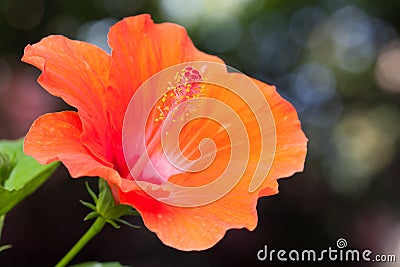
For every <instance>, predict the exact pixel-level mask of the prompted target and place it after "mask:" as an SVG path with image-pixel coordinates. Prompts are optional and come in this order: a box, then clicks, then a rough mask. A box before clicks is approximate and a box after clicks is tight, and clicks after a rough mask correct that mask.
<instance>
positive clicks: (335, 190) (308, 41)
mask: <svg viewBox="0 0 400 267" xmlns="http://www.w3.org/2000/svg"><path fill="white" fill-rule="evenodd" d="M140 13H151V14H152V16H153V18H154V20H155V21H156V22H163V21H173V22H177V23H179V24H181V25H183V26H185V27H186V28H187V30H188V33H189V35H190V36H191V37H192V39H193V41H194V43H195V44H196V46H197V47H198V48H199V49H201V50H203V51H205V52H207V53H210V54H215V55H218V56H220V57H222V58H223V59H224V60H225V62H226V63H227V64H228V65H231V66H233V67H235V68H237V69H239V70H241V71H243V72H244V73H246V74H248V75H250V76H253V77H256V78H258V79H261V80H263V81H265V82H268V83H272V84H276V85H277V87H278V89H279V91H280V93H281V94H282V95H283V96H284V97H285V98H287V99H288V100H290V101H291V102H292V103H293V104H294V105H295V107H296V108H297V110H298V112H299V116H300V119H301V121H302V125H303V129H304V131H305V132H306V134H307V136H308V138H309V139H310V142H309V152H308V156H307V161H306V166H305V171H304V172H303V173H300V174H296V175H294V176H293V177H291V178H289V179H284V180H280V193H279V194H278V195H276V196H273V197H266V198H263V199H260V200H259V203H258V214H259V224H258V227H257V228H256V230H255V231H253V232H249V231H247V230H230V231H228V233H227V234H226V236H225V237H224V239H223V240H222V241H221V242H219V243H218V244H217V245H216V246H215V247H213V248H211V249H209V250H207V251H203V252H190V253H188V252H180V251H177V250H175V249H172V248H169V247H166V246H165V245H163V244H162V243H161V242H160V241H159V240H158V239H157V237H156V236H155V235H154V234H153V233H151V232H150V231H148V230H147V229H146V228H144V227H142V229H139V230H134V229H129V228H127V227H123V229H122V230H114V229H113V228H111V227H109V226H107V227H106V228H105V229H104V230H103V232H102V233H101V234H100V235H99V236H97V237H96V238H95V239H94V240H93V241H92V242H91V243H90V244H89V245H88V246H87V247H86V248H85V249H84V250H83V251H82V252H81V253H80V254H79V256H78V257H77V258H76V259H75V260H74V263H78V262H82V261H87V260H99V261H120V262H122V263H124V264H126V265H130V266H165V267H167V266H192V267H195V266H253V265H254V266H278V265H279V266H292V265H301V266H304V265H305V264H306V263H299V264H294V263H286V264H279V262H278V261H276V260H275V261H274V262H272V263H271V262H259V261H258V260H257V258H256V253H257V251H258V250H259V249H261V248H263V246H264V245H268V247H269V248H270V249H280V248H284V249H287V250H290V249H304V248H314V249H316V250H322V249H326V248H328V247H329V246H331V247H333V248H335V247H336V240H337V239H338V238H345V239H346V240H347V242H348V248H358V249H366V248H368V249H371V250H373V252H374V253H375V254H396V255H397V257H398V261H399V262H400V210H399V207H400V192H399V189H400V179H399V178H400V177H399V174H400V152H399V146H400V105H399V104H400V38H399V36H398V33H399V29H400V17H399V14H400V2H399V1H396V0H393V1H390V0H387V1H372V0H371V1H341V0H322V1H304V0H303V1H284V0H269V1H257V0H219V1H215V0H203V1H201V0H191V1H183V0H181V1H179V0H164V1H139V0H115V1H111V0H98V1H94V0H85V1H81V0H60V1H55V0H53V1H50V0H0V38H1V41H0V138H8V139H13V138H19V137H22V136H23V135H25V134H26V132H27V130H28V129H29V126H30V124H31V123H32V122H33V120H34V119H35V118H36V117H37V116H39V115H41V114H43V113H46V112H51V111H57V110H64V109H66V108H68V106H67V105H66V104H64V103H62V101H61V100H59V99H57V98H54V97H52V96H50V95H48V94H47V93H46V92H45V91H44V90H42V89H41V88H40V86H38V85H37V83H36V78H37V76H38V74H39V72H38V71H37V70H36V69H35V68H33V67H31V66H28V65H26V64H23V63H21V62H20V58H21V56H22V53H23V48H24V47H25V45H27V44H29V43H35V42H37V41H39V40H40V39H41V38H43V37H45V36H47V35H49V34H63V35H65V36H68V37H70V38H74V39H79V40H85V41H88V42H92V43H95V44H97V45H99V46H101V47H103V48H104V49H108V48H107V44H106V34H107V31H108V28H109V26H110V25H112V24H113V23H115V22H116V21H117V20H119V19H121V18H122V17H125V16H130V15H135V14H140ZM85 180H90V179H88V178H86V179H76V180H73V179H71V178H70V177H69V176H68V173H67V171H66V170H65V168H60V169H59V170H58V171H57V173H56V174H55V175H54V176H53V177H52V178H51V179H50V180H49V181H48V182H47V183H46V184H45V185H44V186H43V187H41V188H40V189H39V190H38V191H37V192H36V193H35V194H34V195H32V196H31V197H29V198H28V199H26V200H25V201H24V202H22V203H21V204H19V205H18V206H17V207H16V208H14V209H13V210H12V211H11V212H10V213H9V214H8V215H7V218H6V225H5V229H4V235H3V237H2V240H1V243H2V244H8V243H10V244H12V245H13V247H12V249H10V250H7V251H5V252H2V253H0V266H52V265H54V264H55V263H56V262H57V261H58V260H59V259H60V258H61V257H62V256H63V255H64V254H65V253H66V251H67V250H68V249H69V248H70V246H72V244H73V243H75V241H76V240H77V239H78V238H79V237H80V236H81V235H82V234H83V233H84V231H85V230H86V229H87V228H88V227H89V226H90V223H89V222H82V219H83V217H84V216H85V214H86V213H87V212H88V210H87V209H86V208H84V207H83V206H82V205H80V204H79V202H78V200H79V199H84V200H89V197H88V195H87V193H86V192H85V189H84V181H85ZM90 181H92V182H93V179H92V180H90ZM131 221H132V222H134V223H137V224H139V225H141V224H142V223H141V221H140V218H136V220H135V218H134V219H131ZM398 264H399V263H397V264H396V263H391V264H384V263H375V264H373V263H370V264H366V263H358V264H356V263H347V264H346V263H341V262H335V263H332V264H331V265H332V266H399V265H398ZM319 265H321V264H319Z"/></svg>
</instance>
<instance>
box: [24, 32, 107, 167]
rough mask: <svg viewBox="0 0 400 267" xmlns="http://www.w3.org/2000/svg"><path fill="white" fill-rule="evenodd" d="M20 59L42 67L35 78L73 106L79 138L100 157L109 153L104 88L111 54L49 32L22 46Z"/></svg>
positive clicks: (102, 158) (105, 87)
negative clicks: (34, 42)
mask: <svg viewBox="0 0 400 267" xmlns="http://www.w3.org/2000/svg"><path fill="white" fill-rule="evenodd" d="M22 61H24V62H26V63H29V64H32V65H34V66H36V67H37V68H39V69H40V70H41V71H42V74H41V75H40V77H39V79H38V82H39V83H40V84H41V85H42V86H43V87H44V88H45V89H46V90H47V91H48V92H49V93H50V94H52V95H55V96H59V97H61V98H62V99H64V101H65V102H67V103H68V104H70V105H71V106H73V107H76V108H77V109H78V112H79V116H80V118H81V121H82V127H83V133H82V136H81V140H83V142H84V143H85V144H86V146H87V147H88V149H90V150H91V152H92V153H94V154H95V155H96V156H97V157H98V158H99V159H101V160H103V161H106V155H107V153H108V145H107V140H108V138H107V137H108V133H107V128H108V127H107V116H106V112H105V101H106V98H105V91H106V89H107V86H108V75H109V69H110V56H109V55H108V54H107V53H106V52H104V51H103V50H101V49H100V48H98V47H96V46H94V45H91V44H88V43H85V42H80V41H73V40H70V39H68V38H66V37H63V36H49V37H46V38H43V39H42V40H41V41H40V42H39V43H36V44H34V45H28V46H27V47H26V48H25V51H24V56H23V57H22Z"/></svg>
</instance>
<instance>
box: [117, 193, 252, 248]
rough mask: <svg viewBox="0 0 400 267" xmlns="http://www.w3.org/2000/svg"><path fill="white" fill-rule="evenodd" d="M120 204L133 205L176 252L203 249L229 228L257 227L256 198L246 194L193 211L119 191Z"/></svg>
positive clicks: (208, 246)
mask: <svg viewBox="0 0 400 267" xmlns="http://www.w3.org/2000/svg"><path fill="white" fill-rule="evenodd" d="M119 197H120V201H121V203H125V204H131V203H132V202H134V203H136V205H135V208H136V209H137V210H138V211H139V212H140V213H141V215H142V218H143V221H144V223H145V225H146V227H147V228H148V229H150V230H151V231H153V232H155V233H156V234H157V236H158V237H159V238H160V239H161V241H162V242H163V243H164V244H166V245H168V246H171V247H174V248H176V249H180V250H185V251H190V250H204V249H207V248H210V247H212V246H213V245H215V244H216V243H217V242H218V241H220V240H221V239H222V238H223V236H224V234H225V232H226V231H227V230H228V229H233V228H243V227H246V228H248V229H251V230H253V229H254V228H255V227H256V225H257V211H256V209H255V206H256V202H257V198H249V197H248V196H247V195H243V196H241V197H240V196H237V197H235V198H230V197H229V198H223V199H221V200H219V201H217V202H214V203H211V204H208V205H206V206H201V207H196V208H181V207H174V206H170V205H167V204H164V203H161V202H158V201H156V200H154V199H149V197H148V196H147V195H145V193H143V192H139V191H130V192H122V191H121V190H120V191H119Z"/></svg>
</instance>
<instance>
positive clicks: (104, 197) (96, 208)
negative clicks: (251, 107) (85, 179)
mask: <svg viewBox="0 0 400 267" xmlns="http://www.w3.org/2000/svg"><path fill="white" fill-rule="evenodd" d="M86 188H87V190H88V192H89V195H90V196H91V198H92V199H93V201H94V202H95V205H94V204H92V203H89V202H85V201H82V200H81V201H80V202H81V203H82V204H83V205H84V206H85V207H87V208H89V209H91V210H93V211H92V212H90V213H89V214H88V215H87V216H86V217H85V218H84V220H85V221H86V220H91V219H95V218H97V217H102V218H103V219H104V220H105V221H106V222H107V223H109V224H110V225H111V226H113V227H114V228H116V229H119V228H120V225H119V223H121V224H124V225H127V226H130V227H133V228H139V226H135V225H133V224H131V223H129V222H127V221H125V220H122V219H121V217H122V216H138V215H139V213H138V212H137V211H136V210H135V209H133V208H132V207H131V206H128V205H123V204H118V205H115V202H114V197H113V195H112V193H111V189H110V187H109V186H108V184H107V182H106V181H105V180H104V179H102V178H99V181H98V188H99V195H98V196H96V194H95V193H94V192H93V190H92V189H91V188H90V186H89V184H88V183H86Z"/></svg>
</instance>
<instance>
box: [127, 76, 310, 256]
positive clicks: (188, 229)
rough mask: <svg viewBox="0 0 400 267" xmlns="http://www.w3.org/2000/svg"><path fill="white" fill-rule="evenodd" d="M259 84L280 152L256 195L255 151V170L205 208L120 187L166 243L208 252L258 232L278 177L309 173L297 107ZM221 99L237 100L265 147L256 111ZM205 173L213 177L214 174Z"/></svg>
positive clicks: (252, 137)
mask: <svg viewBox="0 0 400 267" xmlns="http://www.w3.org/2000/svg"><path fill="white" fill-rule="evenodd" d="M253 81H254V82H255V83H256V85H257V86H258V87H259V88H260V90H262V92H263V94H264V95H265V97H266V99H267V101H268V103H269V105H270V108H271V110H272V114H273V119H274V122H275V126H276V135H277V137H276V154H275V157H274V160H273V163H272V167H271V170H270V172H269V174H268V176H267V178H266V179H265V180H264V182H263V183H262V185H261V187H260V188H258V189H257V190H256V191H254V192H252V193H250V192H249V184H250V181H251V179H252V178H253V177H252V174H253V173H254V170H255V167H256V164H255V163H257V162H258V160H259V158H258V157H259V151H258V149H253V150H251V155H250V163H249V166H248V168H247V170H246V172H245V175H244V176H243V177H242V179H241V180H240V182H239V183H238V184H237V185H236V186H235V187H234V189H233V190H232V191H230V192H229V193H228V194H226V195H225V196H223V197H222V198H220V199H218V200H217V201H215V202H212V203H209V204H207V205H204V206H200V207H175V206H171V205H167V204H165V203H162V202H158V201H156V200H154V199H151V198H149V196H148V195H146V194H145V193H144V192H139V191H134V190H133V191H129V190H128V188H129V186H127V185H125V186H124V187H121V188H120V191H119V199H120V201H121V203H125V204H130V205H133V206H134V207H135V208H136V209H137V210H138V211H139V212H140V213H141V215H142V218H143V221H144V223H145V225H146V227H147V228H149V229H150V230H152V231H153V232H155V233H156V234H157V236H158V237H159V238H160V239H161V240H162V241H163V243H165V244H166V245H169V246H172V247H174V248H177V249H181V250H203V249H207V248H210V247H212V246H213V245H214V244H215V243H217V242H218V241H219V240H220V239H221V238H222V237H223V236H224V234H225V232H226V231H227V230H229V229H234V228H243V227H245V228H247V229H249V230H253V229H254V228H255V227H256V225H257V212H256V204H257V199H258V198H259V197H261V196H267V195H273V194H276V193H277V192H278V183H277V179H279V178H282V177H288V176H290V175H292V174H293V173H295V172H298V171H301V170H302V169H303V165H304V160H305V156H306V150H307V147H306V145H307V138H306V137H305V135H304V133H303V132H302V130H301V126H300V122H299V119H298V117H297V113H296V111H295V109H294V108H293V106H292V105H291V104H290V103H289V102H287V101H286V100H284V99H283V98H282V97H281V96H279V94H278V93H277V92H276V90H275V87H273V86H269V85H267V84H264V83H262V82H260V81H257V80H253ZM217 97H219V98H220V99H221V100H225V101H230V100H231V102H232V101H233V102H234V103H235V104H236V106H235V109H236V110H238V111H239V112H240V113H241V114H240V115H241V116H242V118H243V119H244V120H246V123H247V124H248V125H247V126H246V128H248V129H250V130H251V131H252V132H251V133H249V142H250V143H251V144H255V146H256V147H257V145H259V140H257V139H259V138H260V136H259V134H253V132H254V129H256V127H257V125H255V124H254V123H256V122H253V121H252V119H251V117H250V114H248V113H249V112H250V111H248V110H247V111H245V109H246V106H245V104H243V105H242V106H241V105H238V103H240V101H237V100H235V98H233V97H232V96H229V94H221V95H219V96H218V95H217ZM231 104H232V103H231ZM247 109H248V108H247ZM203 125H204V128H202V132H203V131H204V132H206V133H215V132H216V131H215V129H214V130H213V129H211V128H210V129H206V128H207V127H208V126H207V125H212V124H203ZM191 129H194V131H195V132H193V133H192V134H191V135H190V134H188V136H189V135H190V136H192V138H196V137H193V136H197V135H198V134H199V133H198V131H199V128H198V127H191ZM202 173H203V174H206V173H207V175H213V173H211V174H210V173H208V172H202ZM189 176H190V177H189ZM195 176H197V177H198V178H197V179H199V174H195V175H182V176H181V177H178V176H174V177H172V179H171V180H174V182H175V183H180V181H179V178H181V179H184V182H185V184H186V185H188V183H187V182H189V183H190V182H191V181H190V179H191V178H193V177H195ZM208 178H210V177H205V179H206V180H207V179H208ZM185 179H186V180H185ZM194 180H196V179H194ZM194 182H196V181H194ZM132 183H133V182H132Z"/></svg>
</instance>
